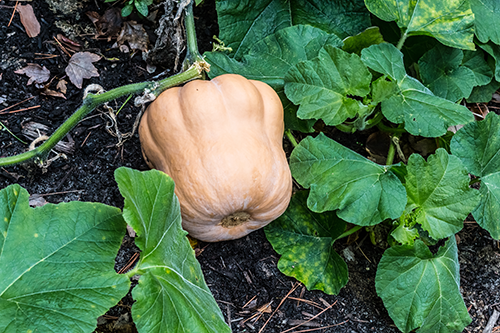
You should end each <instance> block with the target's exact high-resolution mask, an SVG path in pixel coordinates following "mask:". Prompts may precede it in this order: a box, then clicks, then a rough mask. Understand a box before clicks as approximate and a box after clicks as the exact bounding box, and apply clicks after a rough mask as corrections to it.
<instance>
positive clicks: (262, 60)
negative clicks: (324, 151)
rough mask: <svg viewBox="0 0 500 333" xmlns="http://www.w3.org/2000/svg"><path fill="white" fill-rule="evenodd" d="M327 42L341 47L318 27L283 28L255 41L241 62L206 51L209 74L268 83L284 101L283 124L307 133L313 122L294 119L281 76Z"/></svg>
mask: <svg viewBox="0 0 500 333" xmlns="http://www.w3.org/2000/svg"><path fill="white" fill-rule="evenodd" d="M326 44H331V45H338V46H340V45H342V41H341V40H340V39H339V38H338V37H336V36H335V35H328V34H327V33H325V32H324V31H322V30H320V29H317V28H314V27H311V26H306V25H296V26H293V27H289V28H286V29H282V30H280V31H278V32H277V33H275V34H273V35H270V36H268V37H266V38H264V39H263V40H260V41H259V42H257V43H255V45H253V47H252V48H251V49H250V50H249V51H248V53H247V54H245V55H244V56H243V59H242V61H241V62H239V61H236V60H235V59H232V58H230V57H229V56H228V55H226V54H223V53H219V52H210V53H205V56H206V59H207V61H208V62H209V63H210V64H211V67H210V68H211V69H210V73H209V74H210V76H211V77H215V76H218V75H222V74H225V73H235V74H240V75H243V76H245V77H246V78H247V79H252V80H259V81H263V82H265V83H267V84H269V85H270V86H271V87H273V88H274V90H276V92H277V93H278V95H279V96H280V99H281V102H282V103H283V106H284V109H285V125H286V127H287V128H290V129H294V130H301V131H303V132H309V131H310V129H311V127H312V124H313V123H311V121H308V122H306V121H304V120H300V119H298V118H297V115H296V113H297V107H296V106H295V105H293V104H292V103H291V102H290V101H289V100H288V99H287V98H286V96H285V93H284V84H285V83H284V78H285V74H286V72H287V71H288V69H289V68H290V67H292V66H293V65H295V64H296V63H298V62H300V61H304V60H308V59H312V58H314V57H316V56H317V55H318V52H319V50H321V48H322V47H323V46H324V45H326Z"/></svg>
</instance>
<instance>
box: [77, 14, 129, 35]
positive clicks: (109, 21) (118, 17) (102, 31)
mask: <svg viewBox="0 0 500 333" xmlns="http://www.w3.org/2000/svg"><path fill="white" fill-rule="evenodd" d="M85 14H86V15H87V16H88V18H89V19H90V20H91V21H92V23H94V25H95V27H96V29H97V36H96V37H99V36H108V37H115V36H118V34H119V33H120V29H121V27H122V22H123V21H122V14H121V10H120V9H118V8H116V7H111V8H109V9H107V10H106V11H105V12H104V15H102V16H101V15H99V13H97V12H86V13H85Z"/></svg>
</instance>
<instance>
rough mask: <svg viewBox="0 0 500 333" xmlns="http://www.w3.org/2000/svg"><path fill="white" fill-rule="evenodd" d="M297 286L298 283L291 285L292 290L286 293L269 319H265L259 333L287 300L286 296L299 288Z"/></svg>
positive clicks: (260, 332)
mask: <svg viewBox="0 0 500 333" xmlns="http://www.w3.org/2000/svg"><path fill="white" fill-rule="evenodd" d="M299 285H300V283H295V284H294V285H293V287H292V289H290V291H289V292H288V294H286V296H285V297H284V298H283V299H282V300H281V302H280V304H278V306H277V307H276V309H274V312H273V313H272V314H271V316H270V317H269V318H267V320H266V322H265V323H264V326H262V328H261V329H260V330H259V333H262V332H263V331H264V328H265V327H266V325H267V323H269V321H270V320H271V318H272V317H273V316H274V314H275V313H276V311H278V309H279V308H280V306H281V305H282V304H283V302H284V301H285V300H286V299H287V298H288V296H290V294H291V293H293V292H294V291H295V289H297V288H298V287H299Z"/></svg>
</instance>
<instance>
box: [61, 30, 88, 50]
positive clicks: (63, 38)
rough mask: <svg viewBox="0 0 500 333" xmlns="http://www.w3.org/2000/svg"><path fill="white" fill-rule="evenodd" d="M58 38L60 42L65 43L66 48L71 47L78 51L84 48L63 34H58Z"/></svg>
mask: <svg viewBox="0 0 500 333" xmlns="http://www.w3.org/2000/svg"><path fill="white" fill-rule="evenodd" d="M56 38H57V40H58V41H59V43H61V44H63V45H64V46H65V47H66V48H69V49H70V50H72V51H75V52H78V51H80V50H81V49H82V46H81V45H80V44H79V43H77V42H75V41H74V40H72V39H70V38H68V37H66V36H64V35H63V34H57V36H56Z"/></svg>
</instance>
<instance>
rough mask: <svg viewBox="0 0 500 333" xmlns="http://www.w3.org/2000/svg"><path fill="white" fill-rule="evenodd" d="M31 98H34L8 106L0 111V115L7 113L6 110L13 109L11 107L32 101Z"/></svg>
mask: <svg viewBox="0 0 500 333" xmlns="http://www.w3.org/2000/svg"><path fill="white" fill-rule="evenodd" d="M32 98H35V96H31V97H30V98H26V99H25V100H24V101H20V102H18V103H16V104H14V105H11V106H9V107H6V108H5V109H2V110H0V114H1V113H5V112H4V111H7V110H8V109H10V108H13V107H14V106H16V105H19V104H22V103H24V102H27V101H29V100H30V99H32Z"/></svg>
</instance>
